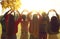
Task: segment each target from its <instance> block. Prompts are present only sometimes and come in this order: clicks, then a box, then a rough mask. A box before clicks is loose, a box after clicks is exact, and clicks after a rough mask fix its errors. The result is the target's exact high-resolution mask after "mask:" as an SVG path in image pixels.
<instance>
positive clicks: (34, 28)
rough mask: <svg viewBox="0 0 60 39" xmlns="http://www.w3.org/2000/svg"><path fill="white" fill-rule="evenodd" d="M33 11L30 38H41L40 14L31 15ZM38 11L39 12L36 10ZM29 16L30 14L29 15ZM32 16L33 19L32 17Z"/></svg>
mask: <svg viewBox="0 0 60 39" xmlns="http://www.w3.org/2000/svg"><path fill="white" fill-rule="evenodd" d="M32 13H33V12H30V13H29V15H30V18H29V21H30V26H29V33H30V39H39V19H38V14H33V17H32V16H31V14H32ZM35 13H38V12H35ZM28 17H29V16H28ZM31 18H32V19H31Z"/></svg>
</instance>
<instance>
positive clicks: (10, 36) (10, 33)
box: [5, 11, 20, 39]
mask: <svg viewBox="0 0 60 39" xmlns="http://www.w3.org/2000/svg"><path fill="white" fill-rule="evenodd" d="M12 12H13V13H14V11H11V12H10V13H8V14H7V15H6V16H5V22H6V31H7V39H17V37H16V33H17V32H18V24H19V22H20V20H18V18H17V19H16V20H15V16H14V15H13V14H12Z"/></svg>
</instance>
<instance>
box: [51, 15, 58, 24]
mask: <svg viewBox="0 0 60 39" xmlns="http://www.w3.org/2000/svg"><path fill="white" fill-rule="evenodd" d="M51 24H52V25H53V24H54V25H55V24H58V19H57V17H56V16H53V17H52V18H51Z"/></svg>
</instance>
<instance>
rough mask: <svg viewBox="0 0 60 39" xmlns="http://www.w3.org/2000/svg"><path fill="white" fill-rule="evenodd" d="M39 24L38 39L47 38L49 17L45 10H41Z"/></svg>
mask: <svg viewBox="0 0 60 39" xmlns="http://www.w3.org/2000/svg"><path fill="white" fill-rule="evenodd" d="M41 19H42V20H41V24H40V25H39V39H47V28H48V23H49V17H48V15H47V14H46V12H42V18H41Z"/></svg>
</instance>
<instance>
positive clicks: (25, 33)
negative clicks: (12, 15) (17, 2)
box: [20, 14, 28, 39]
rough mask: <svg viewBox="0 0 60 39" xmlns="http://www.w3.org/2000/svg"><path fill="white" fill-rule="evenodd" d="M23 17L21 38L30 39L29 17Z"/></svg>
mask: <svg viewBox="0 0 60 39" xmlns="http://www.w3.org/2000/svg"><path fill="white" fill-rule="evenodd" d="M21 15H22V20H21V37H20V39H28V19H27V16H26V15H24V14H21Z"/></svg>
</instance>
